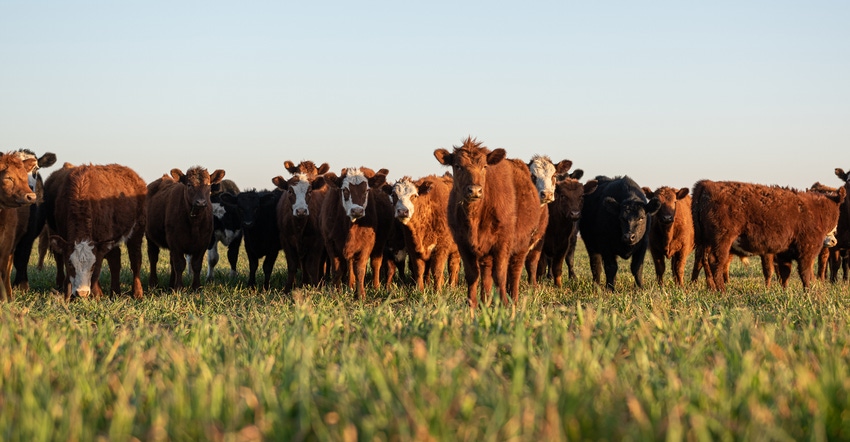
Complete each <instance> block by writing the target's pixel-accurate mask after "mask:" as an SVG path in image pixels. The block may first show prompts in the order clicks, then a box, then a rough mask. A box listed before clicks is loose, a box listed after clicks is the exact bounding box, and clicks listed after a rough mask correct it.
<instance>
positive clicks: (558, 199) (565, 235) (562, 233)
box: [537, 169, 597, 287]
mask: <svg viewBox="0 0 850 442" xmlns="http://www.w3.org/2000/svg"><path fill="white" fill-rule="evenodd" d="M583 174H584V172H583V171H582V170H581V169H578V170H576V171H575V172H573V173H572V174H570V175H569V176H566V177H564V178H563V179H561V180H560V181H558V182H556V183H555V198H554V201H552V202H551V203H549V224H548V225H547V226H546V234H545V235H544V237H543V257H544V258H545V265H541V266H539V267H538V269H537V275H538V277H542V276H543V273H544V272H545V269H546V267H548V268H549V271H550V273H551V276H552V280H553V282H554V284H555V286H556V287H561V285H562V284H563V276H562V275H563V271H564V262H566V264H567V274H568V276H569V278H570V279H574V278H575V277H576V274H575V270H573V256H574V254H575V250H576V243H577V242H578V222H579V220H580V219H581V209H582V205H583V202H584V196H585V195H588V194H591V193H593V192H594V191H595V190H596V186H597V181H596V180H590V181H588V182H587V183H585V184H581V183H580V182H579V181H578V179H579V178H581V176H582V175H583Z"/></svg>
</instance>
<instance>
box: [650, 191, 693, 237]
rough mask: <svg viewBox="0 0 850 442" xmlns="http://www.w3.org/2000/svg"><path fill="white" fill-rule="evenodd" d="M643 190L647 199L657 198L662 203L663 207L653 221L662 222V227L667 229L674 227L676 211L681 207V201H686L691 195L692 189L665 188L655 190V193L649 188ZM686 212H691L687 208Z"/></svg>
mask: <svg viewBox="0 0 850 442" xmlns="http://www.w3.org/2000/svg"><path fill="white" fill-rule="evenodd" d="M642 190H643V193H644V194H645V195H646V197H647V198H649V199H652V198H657V199H658V201H659V202H660V203H661V207H660V208H659V209H658V214H657V215H655V217H654V218H653V221H657V222H660V223H661V225H663V226H664V227H667V228H669V227H672V226H673V220H674V219H676V210H677V209H678V207H679V204H678V203H679V201H681V200H682V199H684V198H685V197H686V196H688V194H689V193H690V189H688V188H687V187H683V188H681V189H678V190H677V189H673V188H671V187H667V186H663V187H659V188H658V189H655V192H653V191H652V189H650V188H648V187H644V188H643V189H642ZM685 210H690V208H685Z"/></svg>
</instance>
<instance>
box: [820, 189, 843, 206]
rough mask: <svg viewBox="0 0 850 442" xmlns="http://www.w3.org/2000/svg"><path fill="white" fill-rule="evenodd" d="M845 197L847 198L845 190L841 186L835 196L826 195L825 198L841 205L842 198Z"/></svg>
mask: <svg viewBox="0 0 850 442" xmlns="http://www.w3.org/2000/svg"><path fill="white" fill-rule="evenodd" d="M825 195H826V194H825ZM833 195H834V196H833ZM846 197H847V190H846V189H845V188H844V186H841V187H839V188H838V192H837V194H832V193H830V194H829V195H827V198H829V199H831V200H833V201H835V202H836V203H838V204H841V203H843V202H844V198H846Z"/></svg>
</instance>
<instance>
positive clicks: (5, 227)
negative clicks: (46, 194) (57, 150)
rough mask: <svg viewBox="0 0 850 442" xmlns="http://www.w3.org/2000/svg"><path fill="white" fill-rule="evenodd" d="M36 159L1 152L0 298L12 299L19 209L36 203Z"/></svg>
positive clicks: (4, 299)
mask: <svg viewBox="0 0 850 442" xmlns="http://www.w3.org/2000/svg"><path fill="white" fill-rule="evenodd" d="M35 166H36V160H35V159H33V158H28V159H25V160H21V158H20V157H19V156H18V155H16V154H14V153H12V152H10V153H6V154H2V153H0V300H2V301H11V300H13V299H14V294H13V293H12V280H11V276H12V275H11V270H12V252H13V250H14V248H15V239H16V238H15V237H16V231H17V224H18V208H19V207H21V206H26V205H29V204H33V203H35V202H36V194H35V192H33V191H32V189H30V187H29V180H28V176H29V173H30V171H31V170H33V169H34V168H35Z"/></svg>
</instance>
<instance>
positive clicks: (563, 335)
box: [0, 247, 850, 441]
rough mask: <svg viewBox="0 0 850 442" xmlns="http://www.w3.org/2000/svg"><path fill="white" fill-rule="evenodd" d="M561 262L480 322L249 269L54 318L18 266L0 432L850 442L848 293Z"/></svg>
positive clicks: (61, 307)
mask: <svg viewBox="0 0 850 442" xmlns="http://www.w3.org/2000/svg"><path fill="white" fill-rule="evenodd" d="M579 249H582V247H579ZM162 261H163V260H161V261H160V262H162ZM165 261H167V259H166V260H165ZM283 262H284V261H283V259H282V258H280V259H279V261H278V265H277V266H276V272H275V274H274V275H273V278H272V284H273V287H280V286H282V283H283V280H284V278H283V276H284V275H283V267H284V264H283ZM51 263H52V261H51ZM577 263H578V273H579V278H578V280H573V281H569V282H568V283H567V287H566V288H565V289H563V290H558V289H555V288H554V287H552V286H551V285H549V284H548V282H544V284H542V285H540V286H538V287H536V288H532V287H525V288H524V290H523V296H522V298H521V299H522V300H521V305H520V306H518V309H517V311H516V314H515V315H514V314H512V312H511V309H505V308H502V307H500V306H499V303H498V301H496V302H495V304H494V305H493V306H491V307H490V308H482V309H479V311H478V312H477V314H476V315H475V316H474V317H471V315H470V312H469V309H468V307H467V306H466V304H465V289H461V288H456V289H451V290H447V291H445V292H444V293H435V292H434V291H433V290H426V291H425V292H424V293H418V292H416V291H415V290H411V289H409V288H406V287H397V288H396V289H395V290H393V291H391V292H387V291H384V290H379V291H371V292H370V293H369V296H368V300H367V301H366V302H363V303H361V302H358V301H355V299H354V295H353V293H351V292H349V291H344V292H337V291H334V290H330V289H326V290H316V289H308V290H301V291H298V292H296V293H295V296H294V299H289V298H285V297H283V296H282V294H281V292H280V291H277V290H271V291H269V292H265V293H263V292H260V293H254V292H250V291H248V290H246V289H245V288H244V283H245V281H246V279H247V277H246V273H247V270H246V268H247V262H246V259H245V257H244V255H243V256H242V257H241V259H240V266H241V268H240V277H239V279H238V280H236V281H228V279H227V277H226V273H227V272H226V271H225V270H224V269H222V268H221V266H219V271H218V273H217V275H216V279H215V281H213V282H212V283H210V284H207V285H206V286H205V288H204V289H203V291H202V292H198V293H192V292H183V293H171V292H168V291H162V290H148V291H147V292H146V298H145V299H144V300H141V301H136V300H132V299H130V298H129V297H119V298H115V299H104V300H101V301H100V302H95V301H90V300H81V301H77V302H72V303H70V304H66V303H64V302H63V301H61V299H59V298H58V297H57V296H56V295H53V294H51V293H50V292H49V288H50V287H51V286H52V280H53V274H54V273H53V269H52V267H50V265H48V266H46V267H47V268H46V269H45V270H44V271H41V272H39V271H36V270H34V269H31V270H30V278H31V286H32V287H33V290H31V291H30V292H27V293H18V294H17V296H18V297H17V300H16V301H15V302H14V303H11V304H5V305H2V306H0V322H2V327H0V346H2V349H3V356H2V357H0V439H2V440H7V441H15V440H26V441H33V440H84V441H86V440H135V439H138V440H264V439H270V440H314V439H319V440H410V439H417V440H428V439H436V440H474V441H479V440H541V439H542V440H584V439H592V440H622V439H632V440H646V439H667V440H681V439H688V440H739V439H747V440H802V439H809V440H827V439H832V440H835V439H850V396H848V392H850V333H848V331H847V330H848V327H850V324H848V322H850V314H849V313H848V308H847V307H848V304H850V299H848V290H847V285H846V284H838V285H830V284H827V283H818V284H816V285H815V286H814V287H813V288H812V289H810V290H808V291H803V290H802V288H801V284H800V282H799V279H796V278H795V279H792V284H791V288H789V289H788V290H782V289H781V288H779V287H778V284H774V287H771V288H770V289H766V288H765V287H764V284H763V282H762V279H761V270H760V267H759V266H758V265H757V264H756V265H750V266H749V267H743V266H741V265H740V263H738V262H737V261H736V262H735V263H734V264H733V268H732V280H731V283H730V286H729V291H728V292H727V293H726V294H717V293H712V292H709V291H707V290H705V288H704V282H702V281H700V283H698V284H693V285H688V286H686V287H685V288H678V287H675V286H674V285H673V284H672V282H671V281H670V280H669V275H668V280H667V281H666V283H665V285H664V286H662V287H659V286H657V285H656V284H655V282H654V271H653V270H652V268H651V263H647V266H646V268H645V270H646V273H645V280H646V281H647V288H645V289H643V290H638V289H635V288H633V281H632V279H631V275H629V274H628V271H625V272H624V271H622V270H621V272H620V274H619V275H618V280H617V288H618V291H617V292H614V293H609V292H605V291H603V290H601V289H600V288H599V287H597V286H594V285H593V284H591V283H590V281H589V279H590V277H589V268H588V264H587V257H586V255H584V254H583V250H580V253H579V256H578V257H577ZM621 267H627V266H625V265H621ZM689 268H690V267H689ZM159 272H160V279H161V280H165V276H166V275H167V273H166V272H167V265H166V264H162V265H161V267H160V268H159ZM125 273H127V271H126V270H125V271H123V272H122V279H123V282H124V283H125V287H128V284H129V274H128V273H127V274H125ZM145 273H146V272H145ZM143 276H144V278H143V279H144V280H146V276H147V275H146V274H144V275H143ZM103 281H104V283H105V284H106V285H108V284H107V283H106V281H107V279H106V277H104V279H103Z"/></svg>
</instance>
